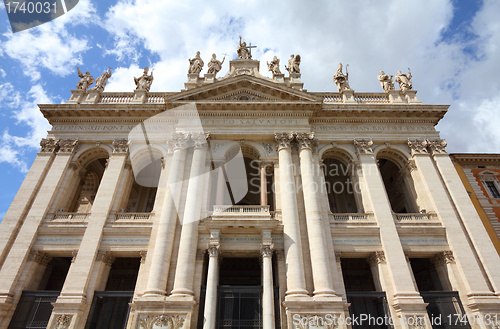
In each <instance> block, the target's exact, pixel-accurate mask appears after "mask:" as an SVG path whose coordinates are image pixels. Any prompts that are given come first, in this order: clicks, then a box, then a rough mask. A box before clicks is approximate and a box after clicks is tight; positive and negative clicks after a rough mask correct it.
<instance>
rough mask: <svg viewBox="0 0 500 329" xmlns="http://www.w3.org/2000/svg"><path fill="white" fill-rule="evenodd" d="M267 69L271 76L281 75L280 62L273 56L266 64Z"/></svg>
mask: <svg viewBox="0 0 500 329" xmlns="http://www.w3.org/2000/svg"><path fill="white" fill-rule="evenodd" d="M267 68H268V69H269V71H271V72H272V73H273V75H274V74H281V71H280V60H279V59H278V57H276V56H274V58H273V60H272V61H271V63H269V62H267Z"/></svg>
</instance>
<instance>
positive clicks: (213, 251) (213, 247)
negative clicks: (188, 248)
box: [207, 244, 219, 257]
mask: <svg viewBox="0 0 500 329" xmlns="http://www.w3.org/2000/svg"><path fill="white" fill-rule="evenodd" d="M207 250H208V255H209V256H210V257H219V245H217V244H209V245H208V248H207Z"/></svg>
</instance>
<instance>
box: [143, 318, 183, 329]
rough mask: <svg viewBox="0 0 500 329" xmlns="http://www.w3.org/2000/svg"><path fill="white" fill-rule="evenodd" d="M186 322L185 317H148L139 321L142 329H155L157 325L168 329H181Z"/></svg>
mask: <svg viewBox="0 0 500 329" xmlns="http://www.w3.org/2000/svg"><path fill="white" fill-rule="evenodd" d="M185 320H186V316H185V315H174V314H172V315H169V314H161V315H147V316H143V317H141V318H140V319H139V323H140V328H141V329H153V327H154V326H155V325H157V326H161V327H168V328H169V329H180V328H182V327H183V325H184V321H185Z"/></svg>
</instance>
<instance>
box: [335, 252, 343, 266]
mask: <svg viewBox="0 0 500 329" xmlns="http://www.w3.org/2000/svg"><path fill="white" fill-rule="evenodd" d="M341 257H342V252H341V251H336V252H335V261H336V262H337V263H340V262H341Z"/></svg>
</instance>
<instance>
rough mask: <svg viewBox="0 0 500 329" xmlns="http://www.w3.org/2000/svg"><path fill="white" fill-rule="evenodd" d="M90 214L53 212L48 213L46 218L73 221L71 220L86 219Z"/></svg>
mask: <svg viewBox="0 0 500 329" xmlns="http://www.w3.org/2000/svg"><path fill="white" fill-rule="evenodd" d="M89 216H90V213H89V212H57V213H53V214H48V215H47V219H49V220H58V221H73V222H83V221H86V220H87V219H88V218H89Z"/></svg>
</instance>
